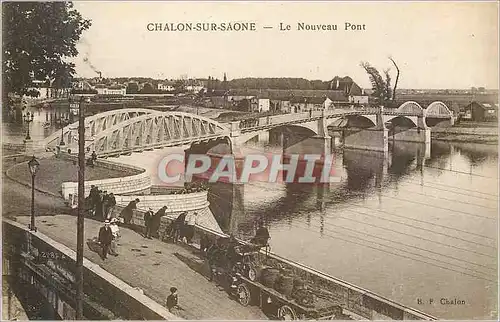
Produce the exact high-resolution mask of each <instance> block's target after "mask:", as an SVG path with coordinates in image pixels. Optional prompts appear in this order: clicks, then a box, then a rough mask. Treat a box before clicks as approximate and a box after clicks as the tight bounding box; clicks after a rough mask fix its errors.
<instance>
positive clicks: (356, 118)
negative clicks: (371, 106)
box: [328, 115, 377, 128]
mask: <svg viewBox="0 0 500 322" xmlns="http://www.w3.org/2000/svg"><path fill="white" fill-rule="evenodd" d="M376 123H377V120H376V116H375V115H367V116H365V115H346V116H343V117H340V118H337V119H334V120H333V122H330V123H329V124H328V127H332V126H333V127H355V128H370V127H374V126H376Z"/></svg>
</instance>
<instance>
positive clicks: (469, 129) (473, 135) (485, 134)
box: [431, 123, 498, 145]
mask: <svg viewBox="0 0 500 322" xmlns="http://www.w3.org/2000/svg"><path fill="white" fill-rule="evenodd" d="M431 138H432V139H433V140H437V141H447V142H468V143H482V144H495V145H496V144H498V123H470V124H469V123H462V124H457V125H456V126H454V127H449V128H434V129H432V130H431Z"/></svg>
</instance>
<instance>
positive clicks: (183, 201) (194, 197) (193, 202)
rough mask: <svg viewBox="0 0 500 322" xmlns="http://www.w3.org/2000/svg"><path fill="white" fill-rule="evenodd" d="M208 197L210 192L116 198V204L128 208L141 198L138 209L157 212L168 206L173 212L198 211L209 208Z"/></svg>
mask: <svg viewBox="0 0 500 322" xmlns="http://www.w3.org/2000/svg"><path fill="white" fill-rule="evenodd" d="M207 195H208V191H202V192H191V193H185V194H175V195H174V194H170V195H144V196H133V195H130V196H116V203H117V204H121V205H123V206H126V205H127V204H128V203H129V202H130V201H132V200H134V199H135V198H139V199H140V200H141V201H140V202H139V203H138V204H137V208H138V209H144V210H146V209H148V208H151V209H153V211H157V210H158V209H160V208H161V207H163V206H167V207H168V211H171V212H182V211H196V210H200V209H203V208H205V207H208V206H209V202H208V201H207Z"/></svg>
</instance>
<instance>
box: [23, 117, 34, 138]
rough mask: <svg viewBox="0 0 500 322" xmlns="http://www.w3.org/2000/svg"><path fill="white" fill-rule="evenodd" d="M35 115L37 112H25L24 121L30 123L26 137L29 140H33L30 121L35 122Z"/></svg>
mask: <svg viewBox="0 0 500 322" xmlns="http://www.w3.org/2000/svg"><path fill="white" fill-rule="evenodd" d="M34 117H35V113H30V112H28V113H26V114H24V121H25V122H26V123H28V132H26V138H25V140H26V141H28V140H31V137H30V123H31V122H33V118H34Z"/></svg>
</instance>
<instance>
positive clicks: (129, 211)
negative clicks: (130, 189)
mask: <svg viewBox="0 0 500 322" xmlns="http://www.w3.org/2000/svg"><path fill="white" fill-rule="evenodd" d="M139 201H140V200H139V198H136V199H135V200H132V201H131V202H129V203H128V205H127V206H126V207H125V208H123V210H122V213H121V216H122V217H123V222H124V223H125V224H126V225H130V221H131V220H132V217H133V216H134V210H135V209H137V204H138V203H139Z"/></svg>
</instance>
